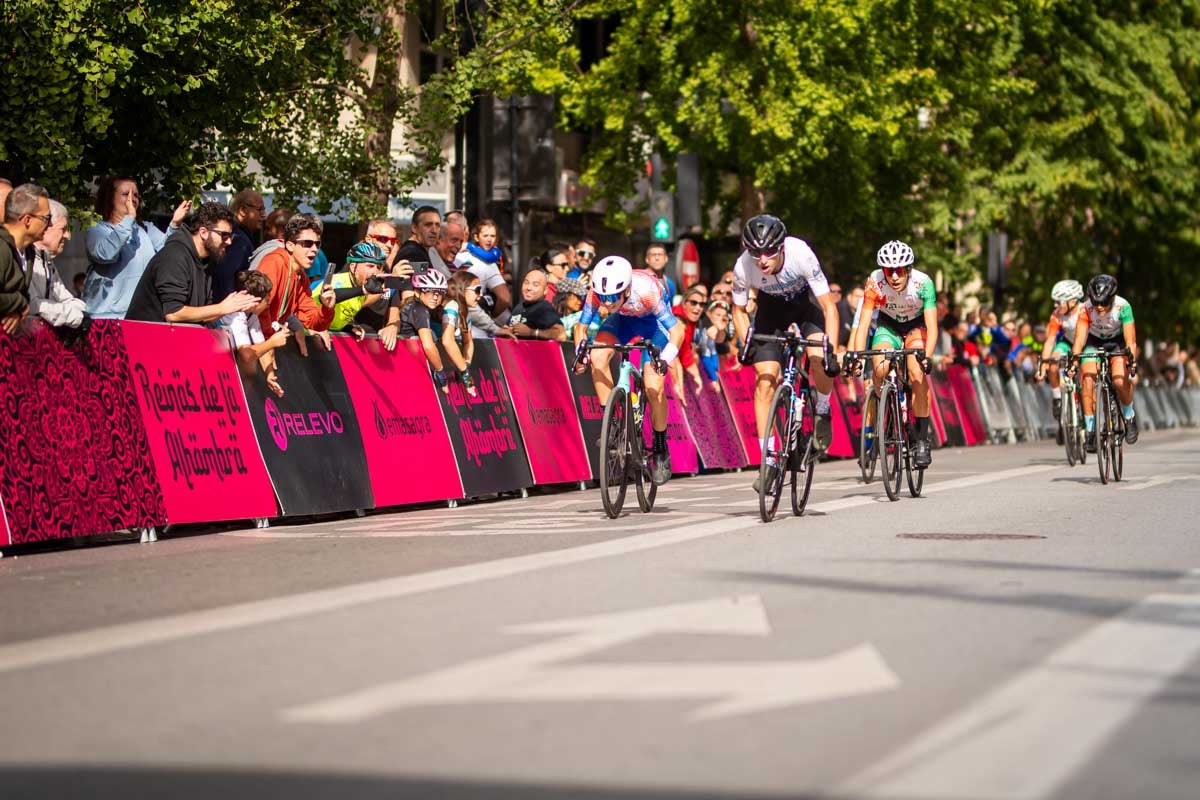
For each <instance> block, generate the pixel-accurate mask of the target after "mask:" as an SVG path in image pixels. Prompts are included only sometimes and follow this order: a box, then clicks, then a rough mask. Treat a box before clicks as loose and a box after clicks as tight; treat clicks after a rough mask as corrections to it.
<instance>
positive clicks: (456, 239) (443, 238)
mask: <svg viewBox="0 0 1200 800" xmlns="http://www.w3.org/2000/svg"><path fill="white" fill-rule="evenodd" d="M466 241H467V229H466V228H464V227H463V226H462V224H461V223H460V222H457V221H455V220H449V219H448V220H446V221H445V222H443V223H442V227H441V228H440V229H439V230H438V239H437V244H435V245H434V246H433V247H431V248H429V259H428V260H429V263H430V265H431V266H432V267H433V268H434V269H436V270H437V271H438V272H440V273H442V274H443V275H445V276H446V278H447V279H449V278H450V276H451V275H453V274H454V258H455V256H457V255H458V253H459V251H460V250H462V248H463V244H464V243H465V242H466Z"/></svg>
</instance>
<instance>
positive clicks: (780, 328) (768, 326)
mask: <svg viewBox="0 0 1200 800" xmlns="http://www.w3.org/2000/svg"><path fill="white" fill-rule="evenodd" d="M793 324H795V325H797V326H798V327H799V328H800V334H801V335H802V336H804V337H805V338H806V339H817V338H820V337H821V335H822V334H824V333H825V312H824V311H823V310H822V309H821V306H820V305H818V304H817V301H816V299H815V298H814V297H813V296H812V292H804V293H803V294H800V295H798V296H796V297H793V298H792V299H790V300H784V299H782V298H779V297H776V296H775V295H771V294H767V293H766V292H761V291H760V292H759V293H758V310H757V311H756V312H755V313H754V333H755V334H762V335H764V336H782V335H783V334H784V333H786V332H787V329H788V328H790V327H791V326H792V325H793ZM750 360H751V361H752V362H753V363H755V364H759V363H761V362H764V361H780V362H782V361H783V348H781V347H780V346H779V345H778V344H776V343H775V342H753V343H752V345H751V347H750Z"/></svg>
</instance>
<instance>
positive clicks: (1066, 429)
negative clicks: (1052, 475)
mask: <svg viewBox="0 0 1200 800" xmlns="http://www.w3.org/2000/svg"><path fill="white" fill-rule="evenodd" d="M1058 406H1059V409H1058V425H1059V427H1060V428H1062V431H1063V447H1064V448H1065V449H1066V451H1067V466H1068V467H1073V466H1075V463H1076V462H1077V461H1079V452H1078V451H1077V450H1076V449H1075V419H1074V414H1075V403H1074V402H1073V401H1072V400H1071V397H1070V395H1069V394H1068V395H1067V396H1066V397H1063V398H1062V399H1060V400H1059V401H1058Z"/></svg>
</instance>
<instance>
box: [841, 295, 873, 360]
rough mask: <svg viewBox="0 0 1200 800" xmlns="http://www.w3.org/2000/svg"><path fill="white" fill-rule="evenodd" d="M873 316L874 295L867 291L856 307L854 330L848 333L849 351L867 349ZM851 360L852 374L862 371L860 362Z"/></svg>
mask: <svg viewBox="0 0 1200 800" xmlns="http://www.w3.org/2000/svg"><path fill="white" fill-rule="evenodd" d="M874 317H875V296H874V295H873V294H872V293H870V292H868V293H866V294H865V295H863V299H862V303H861V304H860V305H859V307H858V324H857V325H856V326H854V331H853V332H852V333H851V334H850V347H849V352H851V353H857V352H859V351H861V350H865V349H867V334H868V333H869V332H870V330H871V320H872V319H874ZM848 360H850V361H852V367H851V368H852V370H853V373H852V374H854V375H858V374H859V373H861V372H862V367H863V365H862V362H861V361H860V360H859V359H857V358H855V359H848Z"/></svg>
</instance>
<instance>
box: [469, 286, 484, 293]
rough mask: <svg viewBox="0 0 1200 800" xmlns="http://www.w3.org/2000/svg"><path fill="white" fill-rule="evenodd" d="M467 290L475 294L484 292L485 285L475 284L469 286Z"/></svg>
mask: <svg viewBox="0 0 1200 800" xmlns="http://www.w3.org/2000/svg"><path fill="white" fill-rule="evenodd" d="M467 291H468V292H474V293H475V294H483V286H482V285H480V284H476V285H474V286H468V287H467Z"/></svg>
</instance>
